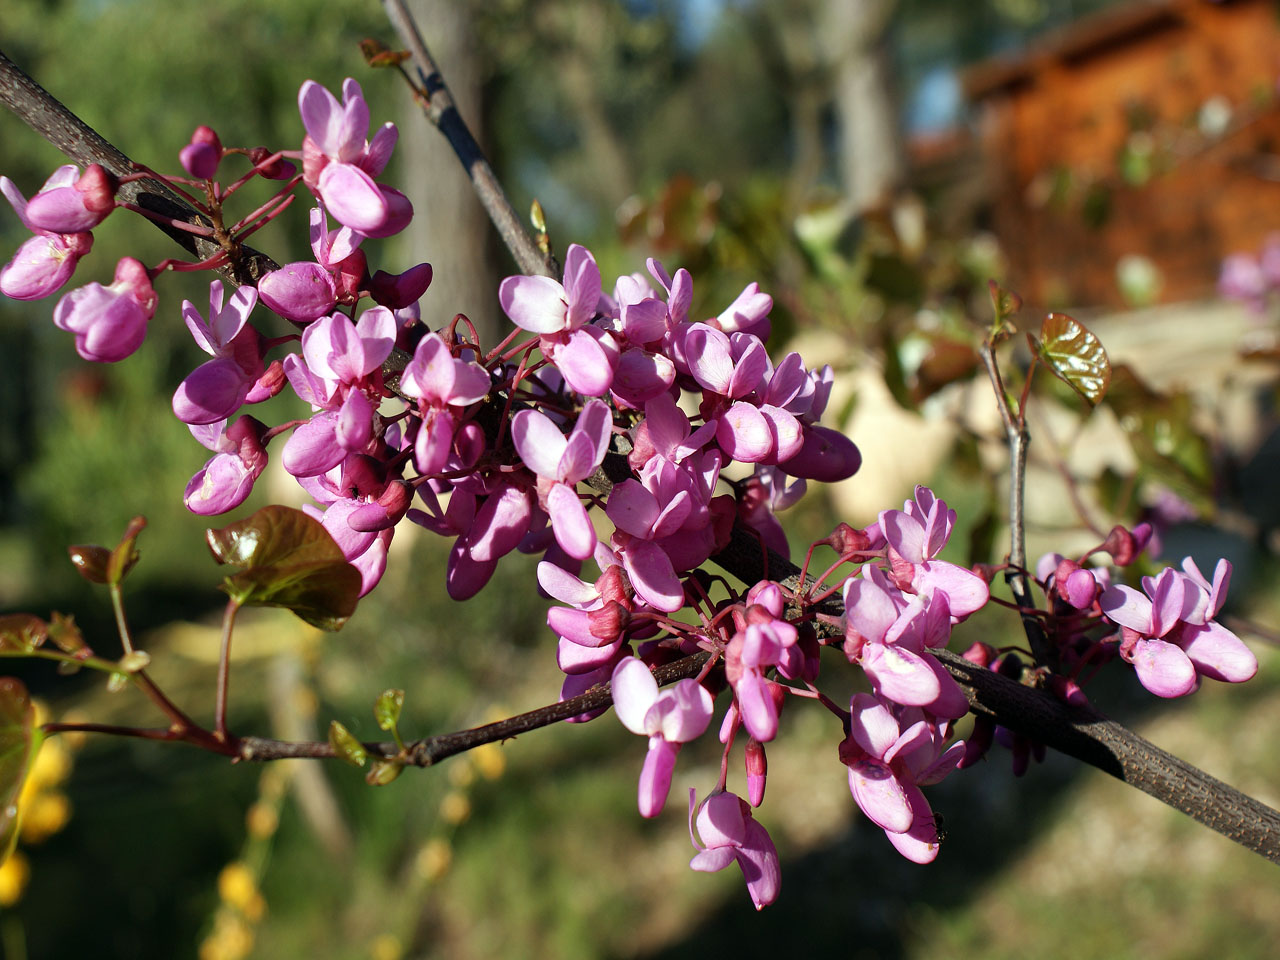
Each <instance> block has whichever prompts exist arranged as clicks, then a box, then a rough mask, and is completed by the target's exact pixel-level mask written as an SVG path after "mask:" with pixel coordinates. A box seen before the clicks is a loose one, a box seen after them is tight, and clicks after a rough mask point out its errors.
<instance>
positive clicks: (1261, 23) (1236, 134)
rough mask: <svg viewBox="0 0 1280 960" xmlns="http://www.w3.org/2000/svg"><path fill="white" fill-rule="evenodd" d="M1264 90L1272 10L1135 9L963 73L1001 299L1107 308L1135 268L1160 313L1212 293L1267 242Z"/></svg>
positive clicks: (1268, 5)
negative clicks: (1141, 263) (1015, 295)
mask: <svg viewBox="0 0 1280 960" xmlns="http://www.w3.org/2000/svg"><path fill="white" fill-rule="evenodd" d="M1278 81H1280V8H1278V7H1277V4H1276V3H1275V2H1274V0H1234V2H1232V0H1226V2H1210V0H1134V2H1129V3H1123V4H1120V5H1118V6H1116V7H1112V8H1109V9H1107V10H1106V11H1104V12H1102V13H1100V14H1097V15H1094V16H1092V17H1089V18H1086V19H1084V20H1080V21H1078V22H1076V23H1075V24H1073V25H1072V26H1070V27H1069V28H1066V29H1064V30H1062V31H1059V32H1056V33H1053V34H1050V35H1047V36H1046V37H1045V38H1043V40H1042V41H1041V42H1040V43H1039V44H1037V45H1036V46H1034V47H1033V48H1031V49H1029V50H1026V51H1024V52H1022V53H1021V54H1020V55H1018V56H1016V57H1009V58H998V59H994V60H989V61H986V62H984V63H981V64H979V65H977V66H975V67H973V68H971V69H970V70H969V71H968V72H967V74H966V75H965V78H964V82H965V90H966V93H967V95H968V97H969V98H970V102H971V103H972V104H973V107H974V112H975V117H976V136H977V138H978V142H979V149H980V152H981V155H982V157H983V161H984V164H985V175H986V179H987V181H988V190H989V193H988V195H989V198H990V204H991V206H990V220H991V222H990V226H991V227H992V228H993V229H994V231H995V233H996V234H997V235H998V236H999V238H1000V241H1001V244H1002V246H1003V248H1004V250H1005V252H1006V254H1007V256H1008V259H1009V265H1010V271H1009V274H1008V278H1007V280H1008V283H1009V285H1010V286H1011V287H1012V288H1013V289H1016V290H1019V291H1020V292H1021V293H1022V294H1023V296H1024V298H1026V299H1028V300H1029V301H1030V302H1034V303H1038V304H1042V305H1043V304H1050V305H1063V306H1068V307H1070V306H1086V305H1119V304H1121V303H1122V302H1123V298H1122V296H1121V290H1120V286H1119V284H1118V282H1117V264H1118V263H1119V262H1120V261H1121V259H1122V258H1124V257H1126V256H1130V255H1141V256H1144V257H1146V258H1148V259H1149V260H1150V261H1151V262H1152V263H1154V265H1155V266H1156V267H1157V268H1158V270H1159V273H1160V275H1161V277H1162V289H1161V291H1160V294H1159V297H1158V299H1160V300H1163V301H1174V300H1183V299H1190V298H1194V297H1200V296H1204V295H1206V294H1208V293H1211V292H1212V290H1213V287H1214V283H1215V281H1216V278H1217V273H1218V266H1219V263H1220V261H1221V259H1222V257H1223V256H1225V255H1226V254H1228V253H1232V252H1237V251H1253V250H1256V249H1257V248H1258V246H1259V245H1260V244H1261V242H1262V240H1263V238H1264V237H1265V236H1266V235H1267V234H1268V233H1270V232H1272V231H1280V99H1278V97H1277V89H1278V88H1277V83H1278Z"/></svg>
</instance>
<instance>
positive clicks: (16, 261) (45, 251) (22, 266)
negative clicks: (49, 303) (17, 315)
mask: <svg viewBox="0 0 1280 960" xmlns="http://www.w3.org/2000/svg"><path fill="white" fill-rule="evenodd" d="M84 236H91V235H90V234H84ZM79 259H80V257H79V256H77V255H74V254H73V253H72V252H71V250H70V249H69V248H68V247H67V244H66V243H65V242H64V238H62V237H58V236H53V237H47V236H44V235H37V236H34V237H31V238H30V239H28V240H26V241H25V242H24V243H23V244H22V246H20V247H19V248H18V252H17V253H15V254H14V255H13V259H12V260H10V261H9V262H8V263H7V264H6V265H5V267H4V269H3V270H0V293H3V294H4V295H5V296H6V297H10V298H12V299H14V300H40V299H42V298H43V297H47V296H49V294H51V293H56V292H57V291H58V290H60V289H61V288H62V287H63V285H64V284H66V282H67V281H68V280H70V279H71V275H72V273H74V272H75V268H76V263H77V262H78V261H79Z"/></svg>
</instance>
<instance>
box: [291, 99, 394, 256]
mask: <svg viewBox="0 0 1280 960" xmlns="http://www.w3.org/2000/svg"><path fill="white" fill-rule="evenodd" d="M298 111H299V112H300V113H301V114H302V124H303V126H304V127H306V130H307V136H306V138H305V139H304V140H303V144H302V170H303V181H304V182H305V183H306V184H307V186H308V187H310V188H311V189H312V190H314V191H315V192H316V194H317V195H318V196H319V197H320V199H321V200H323V201H324V205H325V206H326V207H327V208H328V209H329V212H330V213H331V214H333V216H334V218H335V219H336V220H337V221H338V222H339V223H341V224H343V225H345V226H348V227H350V228H351V229H353V230H355V231H357V232H359V233H362V234H364V235H365V236H367V237H389V236H391V235H392V234H396V233H399V232H400V231H401V230H403V229H404V228H405V227H406V226H407V225H408V223H409V221H410V220H411V219H412V218H413V206H412V205H411V204H410V203H409V199H408V198H407V197H406V196H405V195H404V194H403V193H401V192H400V191H399V190H393V189H391V188H390V187H385V186H382V185H381V184H378V183H375V182H374V180H373V178H374V177H376V176H378V175H379V174H380V173H382V171H383V169H384V168H385V167H386V165H387V161H388V160H389V159H390V158H391V151H392V150H393V149H394V148H395V144H396V139H397V137H398V133H397V132H396V127H395V124H393V123H386V124H383V126H382V127H381V129H379V130H378V132H377V133H376V134H375V135H374V138H373V141H372V142H370V141H368V140H366V139H365V136H366V134H367V133H368V131H369V107H368V105H367V104H366V103H365V100H364V95H363V92H362V91H361V89H360V84H358V83H357V82H356V81H355V80H352V79H351V78H349V77H348V78H347V79H346V80H345V81H343V84H342V104H341V105H339V104H338V101H337V99H335V97H334V96H333V94H331V93H330V92H329V91H328V90H326V89H325V88H324V87H322V86H320V84H318V83H316V82H315V81H312V80H308V81H307V82H306V83H304V84H303V85H302V88H301V89H300V90H299V91H298Z"/></svg>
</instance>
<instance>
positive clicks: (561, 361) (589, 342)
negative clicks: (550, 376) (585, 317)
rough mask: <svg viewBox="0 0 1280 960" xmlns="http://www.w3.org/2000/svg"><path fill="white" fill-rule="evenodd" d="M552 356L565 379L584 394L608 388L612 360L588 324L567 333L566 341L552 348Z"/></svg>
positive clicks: (604, 390) (597, 392) (595, 394)
mask: <svg viewBox="0 0 1280 960" xmlns="http://www.w3.org/2000/svg"><path fill="white" fill-rule="evenodd" d="M604 336H605V337H607V336H608V334H604ZM553 360H554V362H555V366H556V369H557V370H559V371H560V375H561V376H563V377H564V381H565V383H567V384H568V385H569V386H570V387H571V388H572V389H573V390H575V391H576V392H578V393H580V394H582V395H583V396H584V397H600V396H603V395H604V394H606V393H608V392H609V385H610V384H612V383H613V364H612V363H611V362H610V358H609V354H608V353H607V352H606V351H605V348H604V346H603V345H602V344H601V343H600V342H599V341H598V340H597V339H596V337H595V336H593V335H592V333H591V332H590V328H585V327H584V328H582V329H579V330H575V331H574V332H573V333H571V334H570V335H569V342H568V343H566V344H565V345H564V346H562V347H560V348H559V349H558V350H556V351H555V356H554V358H553Z"/></svg>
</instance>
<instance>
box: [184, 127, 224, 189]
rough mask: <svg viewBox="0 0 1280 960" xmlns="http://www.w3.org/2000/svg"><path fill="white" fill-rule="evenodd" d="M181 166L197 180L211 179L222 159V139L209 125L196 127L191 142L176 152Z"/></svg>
mask: <svg viewBox="0 0 1280 960" xmlns="http://www.w3.org/2000/svg"><path fill="white" fill-rule="evenodd" d="M178 160H179V161H181V163H182V168H183V169H184V170H186V171H187V173H189V174H191V176H193V177H195V178H196V179H198V180H212V179H213V175H214V174H215V173H217V172H218V164H219V162H221V160H222V141H221V140H219V139H218V135H217V134H216V133H215V132H214V131H213V129H212V128H210V127H205V126H199V127H196V129H195V132H194V133H193V134H191V142H190V143H188V144H187V145H186V146H185V147H183V148H182V150H181V151H180V152H179V153H178Z"/></svg>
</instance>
